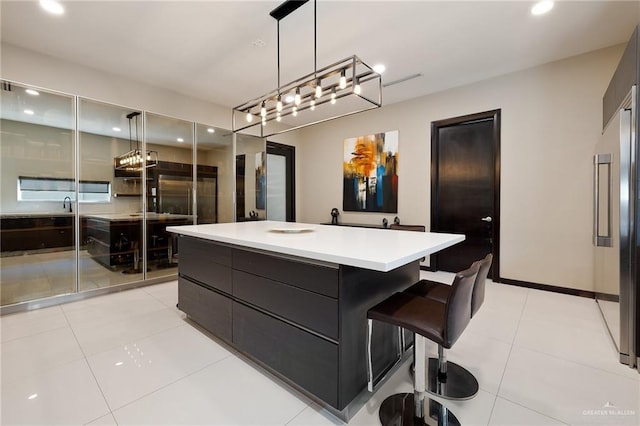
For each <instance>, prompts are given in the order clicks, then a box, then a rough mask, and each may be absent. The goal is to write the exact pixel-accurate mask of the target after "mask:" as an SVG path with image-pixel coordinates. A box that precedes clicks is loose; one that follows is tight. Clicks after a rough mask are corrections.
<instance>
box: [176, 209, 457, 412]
mask: <svg viewBox="0 0 640 426" xmlns="http://www.w3.org/2000/svg"><path fill="white" fill-rule="evenodd" d="M167 231H169V232H175V233H177V234H179V236H180V237H179V244H178V246H179V249H180V262H179V286H178V307H179V308H180V309H181V310H182V311H184V312H185V313H186V314H187V315H188V316H189V317H190V318H191V319H192V320H193V321H195V322H197V323H199V324H200V325H202V326H203V327H204V328H205V329H207V330H208V331H209V332H211V333H212V334H214V335H215V336H217V337H219V338H220V339H222V340H224V341H225V342H226V343H228V344H229V345H231V346H232V347H233V348H234V349H236V350H237V351H238V352H239V353H241V354H242V355H244V356H247V357H248V358H250V359H251V360H253V361H254V362H256V363H257V364H259V365H260V366H262V367H263V368H265V369H266V370H268V371H269V372H271V373H273V374H274V375H276V376H277V377H279V378H280V379H282V380H283V381H284V382H286V383H288V384H289V385H291V386H292V387H294V388H296V389H298V390H299V391H301V392H303V393H304V394H305V395H307V396H308V397H310V398H312V399H314V400H315V401H316V402H318V403H320V404H322V405H323V406H324V407H326V408H328V409H329V410H330V411H331V412H332V413H333V414H335V415H337V416H339V417H341V418H342V419H343V420H348V419H349V418H350V417H352V415H353V414H354V413H355V412H356V411H357V409H359V408H360V407H361V405H362V403H363V401H364V400H366V399H367V398H368V395H367V394H366V382H367V378H366V349H365V342H366V312H367V310H368V309H369V308H370V307H371V306H373V305H375V304H376V303H378V302H380V301H381V300H383V299H385V298H386V297H388V296H390V295H391V294H393V293H394V292H396V291H401V290H404V289H405V288H407V287H408V286H409V285H411V284H413V283H415V282H416V281H418V279H419V274H420V265H419V263H420V259H421V258H422V257H424V256H428V255H429V254H431V253H434V252H436V251H439V250H442V249H444V248H446V247H449V246H451V245H453V244H456V243H458V242H460V241H463V240H464V236H462V235H452V234H435V233H421V232H407V231H393V232H392V231H389V230H381V229H366V228H348V227H336V226H324V225H308V224H302V223H285V222H272V221H263V222H243V223H226V224H213V225H191V226H172V227H168V228H167ZM372 342H373V344H372V349H373V367H374V371H375V372H376V374H377V375H381V374H383V373H384V372H385V371H387V370H388V369H389V368H391V367H392V366H393V364H394V363H395V361H396V360H397V346H396V342H397V338H396V334H395V330H394V328H393V327H390V326H387V325H385V324H379V325H377V326H376V327H375V328H374V335H373V336H372Z"/></svg>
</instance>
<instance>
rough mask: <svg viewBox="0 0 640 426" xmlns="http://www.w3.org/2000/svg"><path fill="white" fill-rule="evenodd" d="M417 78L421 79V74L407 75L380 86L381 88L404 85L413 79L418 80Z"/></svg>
mask: <svg viewBox="0 0 640 426" xmlns="http://www.w3.org/2000/svg"><path fill="white" fill-rule="evenodd" d="M418 77H422V74H420V73H418V74H412V75H408V76H406V77H402V78H399V79H397V80H393V81H390V82H388V83H385V84H383V85H382V87H389V86H393V85H394V84H398V83H404V82H405V81H409V80H413V79H414V78H418Z"/></svg>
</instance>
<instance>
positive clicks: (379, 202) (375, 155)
mask: <svg viewBox="0 0 640 426" xmlns="http://www.w3.org/2000/svg"><path fill="white" fill-rule="evenodd" d="M343 170H344V177H343V198H342V200H343V205H342V209H343V210H344V211H351V212H382V213H397V212H398V131H397V130H394V131H389V132H385V133H375V134H373V135H367V136H359V137H356V138H349V139H345V140H344V163H343Z"/></svg>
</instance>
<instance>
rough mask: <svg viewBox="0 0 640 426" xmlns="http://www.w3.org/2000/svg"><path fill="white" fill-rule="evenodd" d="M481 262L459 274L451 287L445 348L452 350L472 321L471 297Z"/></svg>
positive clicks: (446, 310) (446, 311)
mask: <svg viewBox="0 0 640 426" xmlns="http://www.w3.org/2000/svg"><path fill="white" fill-rule="evenodd" d="M479 269H480V262H474V264H473V265H471V266H470V267H469V269H465V270H464V271H462V272H458V273H457V274H456V276H455V278H454V280H453V284H452V285H451V291H450V292H449V297H448V298H447V303H446V307H445V317H444V320H445V324H444V344H443V345H442V346H444V347H445V348H447V349H450V348H451V346H453V344H454V343H455V342H456V340H458V338H459V337H460V335H461V334H462V332H463V331H464V329H465V328H466V327H467V324H469V321H470V320H471V295H472V293H473V287H474V284H475V280H476V276H477V275H478V270H479Z"/></svg>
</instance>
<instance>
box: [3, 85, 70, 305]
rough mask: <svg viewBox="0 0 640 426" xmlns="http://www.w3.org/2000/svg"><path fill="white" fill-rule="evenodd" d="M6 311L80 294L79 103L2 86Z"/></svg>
mask: <svg viewBox="0 0 640 426" xmlns="http://www.w3.org/2000/svg"><path fill="white" fill-rule="evenodd" d="M0 99H1V102H2V105H1V108H0V129H1V134H0V154H1V155H0V169H1V170H0V171H1V173H2V174H1V176H0V182H2V184H1V185H2V188H1V189H2V191H1V194H2V195H1V200H0V202H1V203H0V283H1V287H0V298H1V303H2V305H8V304H12V303H19V302H23V301H27V300H33V299H39V298H44V297H50V296H56V295H60V294H67V293H71V292H74V291H76V252H75V246H76V244H75V241H76V234H75V229H76V220H77V214H76V213H75V210H74V208H75V206H76V188H75V184H76V167H75V166H76V163H75V118H74V110H75V104H74V101H75V99H74V97H72V96H66V95H63V94H59V93H54V92H49V91H45V90H40V89H38V90H36V89H34V88H31V87H28V86H24V85H20V84H14V83H9V82H2V92H1V97H0Z"/></svg>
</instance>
